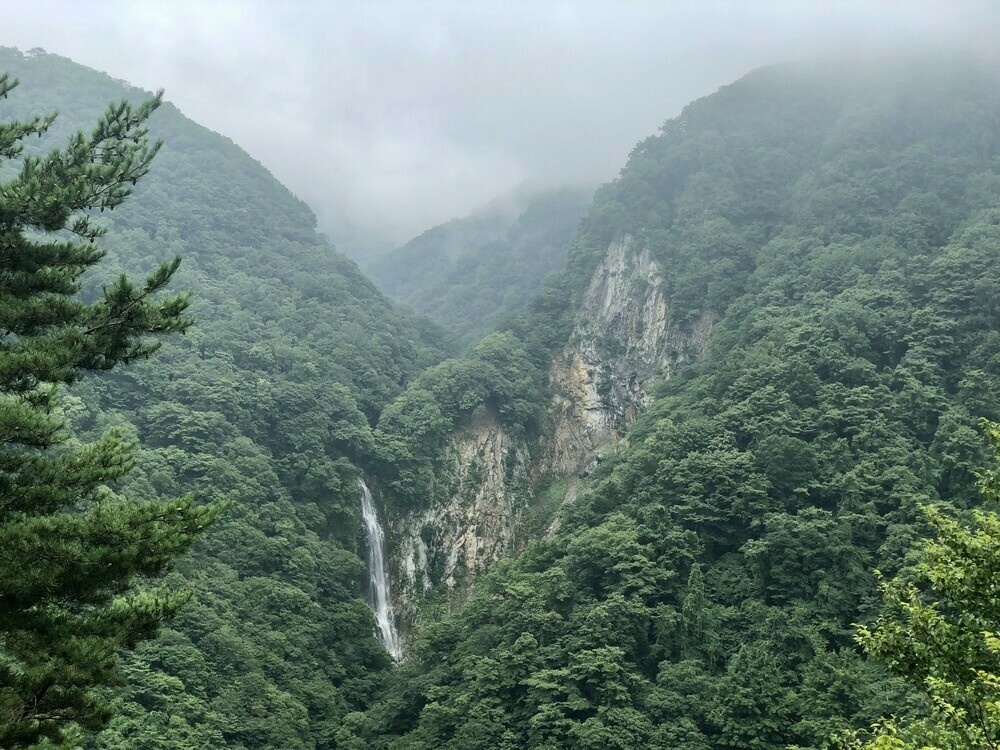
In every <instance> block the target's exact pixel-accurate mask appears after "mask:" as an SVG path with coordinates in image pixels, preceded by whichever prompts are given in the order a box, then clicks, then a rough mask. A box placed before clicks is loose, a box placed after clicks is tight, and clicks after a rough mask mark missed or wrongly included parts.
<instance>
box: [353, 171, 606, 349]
mask: <svg viewBox="0 0 1000 750" xmlns="http://www.w3.org/2000/svg"><path fill="white" fill-rule="evenodd" d="M589 201H590V193H589V192H588V191H585V190H581V189H576V188H562V189H559V190H538V189H528V188H522V189H521V190H518V191H515V192H514V193H512V194H511V195H508V196H505V197H503V198H498V199H497V200H496V201H494V202H493V203H491V204H490V205H488V206H485V207H483V208H482V209H480V210H479V211H476V212H475V213H473V214H471V215H470V216H467V217H464V218H462V219H454V220H452V221H450V222H448V223H447V224H442V225H440V226H437V227H434V228H433V229H428V230H427V231H426V232H424V233H423V234H421V235H420V236H419V237H415V238H414V239H412V240H410V241H409V242H407V243H406V244H405V245H403V246H402V247H400V248H397V249H396V250H393V251H392V252H390V253H387V254H385V255H384V256H382V257H380V258H378V259H377V260H375V261H373V262H371V263H370V264H367V265H366V266H365V270H367V271H368V272H369V273H370V274H371V277H372V278H373V279H374V280H375V281H376V283H378V285H379V287H380V288H381V289H382V290H384V291H385V293H386V294H388V295H389V296H391V297H393V298H395V299H398V300H399V301H401V302H404V303H406V304H407V305H409V306H411V307H412V308H413V309H414V310H417V311H418V312H421V313H424V314H425V315H427V316H429V317H430V318H432V319H433V320H435V321H437V322H439V323H441V324H442V325H443V326H446V327H447V328H449V329H451V330H453V331H455V332H456V333H457V334H458V335H459V338H460V340H461V341H462V342H463V343H465V344H469V343H472V342H474V341H476V340H477V339H479V338H482V337H483V336H484V335H485V334H487V333H489V332H490V331H491V330H492V329H493V328H494V327H495V326H496V324H497V323H499V322H500V321H502V320H504V319H505V318H508V317H510V316H511V315H513V314H514V313H519V312H521V311H522V310H523V309H524V308H526V307H527V306H528V304H529V303H530V302H531V300H532V298H533V297H534V295H535V293H536V292H537V291H538V289H539V287H540V286H541V283H542V280H543V279H544V278H545V276H546V275H547V274H549V273H551V272H553V271H558V270H559V269H561V268H562V267H563V264H564V263H565V262H566V252H567V249H568V248H569V244H570V241H571V240H572V239H573V235H574V234H575V233H576V230H577V227H578V226H579V223H580V220H581V219H582V218H583V214H584V211H585V209H586V206H587V203H588V202H589Z"/></svg>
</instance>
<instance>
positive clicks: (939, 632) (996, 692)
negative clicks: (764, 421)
mask: <svg viewBox="0 0 1000 750" xmlns="http://www.w3.org/2000/svg"><path fill="white" fill-rule="evenodd" d="M986 428H987V431H988V434H989V437H990V441H991V443H992V446H993V451H994V453H995V454H997V457H998V458H1000V426H998V425H996V424H987V425H986ZM979 487H980V491H981V493H982V495H983V498H984V499H985V500H986V501H988V502H989V503H990V507H987V508H985V509H976V510H974V511H973V512H972V523H971V524H965V523H962V522H961V521H960V520H957V519H955V518H953V517H950V516H948V515H945V514H944V513H943V512H942V511H941V510H939V509H936V508H934V507H931V506H928V507H925V508H924V509H923V510H924V514H925V515H926V517H927V521H928V524H929V525H930V526H931V528H932V529H933V530H934V534H935V535H934V538H932V539H926V540H923V541H922V542H921V544H920V546H919V551H920V558H921V559H920V561H919V562H918V563H917V564H916V565H914V566H913V568H912V569H909V570H906V571H903V572H901V573H900V574H899V575H898V576H897V577H896V578H895V579H893V580H892V581H888V582H885V583H883V584H882V597H883V599H884V600H885V604H886V610H887V611H886V612H885V613H884V614H883V615H881V616H880V617H879V618H878V620H877V621H876V623H875V625H874V626H873V627H872V628H871V629H869V628H867V627H862V628H861V629H860V630H859V632H858V640H859V641H860V643H861V645H862V646H863V648H864V650H865V652H866V653H868V654H869V655H871V656H872V657H874V658H875V659H877V660H878V661H880V662H882V663H883V664H885V665H886V667H887V668H888V669H889V670H891V671H892V672H894V673H896V674H898V675H900V676H901V677H903V678H904V679H906V680H907V681H908V682H910V683H911V684H912V685H913V686H914V687H915V688H916V689H917V690H919V691H920V692H921V693H923V694H924V695H925V696H926V697H927V698H928V699H929V703H930V707H931V712H930V715H929V716H926V717H920V718H917V719H912V718H909V719H908V718H906V717H904V718H902V719H898V718H894V719H891V720H887V721H885V722H883V723H881V724H880V725H878V727H877V728H876V730H877V731H876V732H875V736H874V737H873V738H871V739H869V740H868V741H867V742H865V743H864V745H863V747H864V748H865V750H879V748H914V749H917V748H924V747H948V748H969V749H970V750H971V749H972V748H996V747H998V746H1000V638H998V633H1000V599H998V597H997V591H996V582H995V581H996V575H997V570H1000V515H998V514H997V511H996V503H997V502H998V501H1000V472H998V471H997V469H996V468H994V469H992V470H991V471H988V472H986V473H984V474H983V476H982V477H981V479H980V482H979ZM842 739H843V741H844V745H845V746H848V747H861V746H862V745H861V742H859V740H858V737H857V735H856V734H848V735H847V736H845V737H843V738H842Z"/></svg>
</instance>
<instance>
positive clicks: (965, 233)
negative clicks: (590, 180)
mask: <svg viewBox="0 0 1000 750" xmlns="http://www.w3.org/2000/svg"><path fill="white" fill-rule="evenodd" d="M997 91H998V88H997V80H996V78H995V75H994V74H992V73H983V72H981V71H977V70H974V69H971V68H966V67H963V66H960V65H956V66H954V67H951V66H941V65H930V64H916V63H912V64H911V63H907V64H899V65H896V64H893V65H890V64H884V63H883V64H882V65H879V66H873V67H871V68H863V67H860V66H855V68H854V69H853V70H852V71H850V72H848V73H845V72H844V71H843V70H825V69H817V68H812V69H808V68H792V67H781V68H775V69H768V70H764V71H760V72H757V73H755V74H752V75H750V76H748V77H747V78H746V79H744V80H742V81H740V82H738V83H737V84H734V85H732V86H729V87H726V88H724V89H723V90H722V91H720V92H719V93H718V94H716V95H714V96H712V97H708V98H706V99H704V100H701V101H699V102H696V103H694V104H693V105H691V106H690V107H688V108H687V109H686V110H685V111H684V113H683V114H682V115H681V116H680V117H679V118H677V119H676V120H672V121H670V122H668V123H666V125H665V126H664V128H663V132H662V133H661V134H660V135H658V136H656V137H653V138H650V139H648V140H647V141H644V142H643V143H641V144H640V145H639V146H638V147H637V148H636V150H635V151H634V152H633V154H632V156H631V159H630V161H629V164H628V165H627V167H626V168H625V170H624V171H623V173H622V175H621V177H620V178H619V179H618V180H616V181H615V182H614V183H612V184H610V185H608V186H605V187H604V188H602V189H601V190H600V191H599V192H598V195H597V197H596V199H595V203H594V206H593V207H592V209H591V212H590V215H589V217H588V219H587V220H586V221H585V223H584V226H583V229H582V231H581V233H580V234H579V235H578V237H577V239H576V240H575V243H574V246H573V248H572V250H571V254H570V257H569V261H568V265H567V268H566V270H565V271H564V272H562V273H560V274H557V275H555V276H554V277H552V278H551V279H550V280H549V281H547V282H546V285H545V287H544V288H543V290H542V292H541V294H540V296H539V298H538V300H537V301H536V302H535V303H534V304H533V306H532V308H531V310H530V311H529V312H528V313H526V314H525V315H523V316H522V317H521V318H520V319H519V320H517V321H516V322H515V323H514V324H513V325H512V326H511V333H509V334H508V335H514V336H515V338H519V339H520V340H521V341H522V344H523V345H524V347H525V351H526V354H527V356H528V357H529V358H530V359H534V361H535V362H537V363H539V364H543V363H544V361H545V358H546V352H548V351H551V347H552V346H554V345H557V344H558V343H559V342H560V341H565V340H566V339H565V336H566V335H567V334H568V331H569V326H570V322H571V320H572V312H573V310H574V304H575V300H576V299H578V298H579V296H580V293H581V290H582V288H583V287H584V285H585V284H586V282H587V279H588V278H589V276H590V273H591V271H592V269H593V268H594V266H595V265H596V263H597V262H598V261H599V260H600V257H601V254H602V253H603V251H604V248H606V247H607V243H608V242H609V241H610V240H611V239H613V238H614V237H616V236H620V235H621V234H622V233H630V234H632V235H633V236H635V237H636V238H637V240H638V241H639V243H640V246H646V247H649V248H650V249H651V251H652V252H653V253H655V255H656V257H657V258H658V259H659V260H660V261H661V263H662V265H663V267H664V268H666V269H668V271H667V274H668V276H667V279H666V285H667V290H668V292H669V297H670V301H671V311H670V312H671V323H672V325H674V326H678V327H680V328H682V329H683V328H684V327H685V326H687V325H690V324H691V323H692V322H693V321H695V320H697V319H699V318H702V317H703V316H706V315H707V316H710V317H712V318H714V319H715V320H716V321H717V322H716V324H715V329H714V333H713V337H712V344H711V347H710V349H709V352H708V354H707V356H706V357H705V358H704V359H703V360H702V361H701V362H700V363H698V364H697V365H695V366H692V367H689V368H688V369H686V370H684V371H683V372H682V373H681V374H680V375H679V376H677V377H675V378H673V379H672V380H671V381H670V382H669V383H667V384H666V385H665V386H664V387H663V388H662V391H661V392H660V394H659V396H658V398H657V399H656V401H655V403H654V404H653V406H652V407H651V408H650V410H649V411H648V413H647V414H646V415H645V416H644V418H642V419H641V420H640V422H639V423H638V424H637V425H636V427H635V428H634V429H633V431H632V433H631V435H630V438H629V440H628V445H627V447H626V448H625V449H624V450H622V451H620V452H618V454H617V455H615V456H613V457H612V458H611V459H609V460H607V461H605V462H604V463H603V464H602V465H601V467H600V468H599V470H598V471H597V472H596V474H595V476H594V478H593V482H592V485H591V491H590V492H589V493H588V494H587V495H585V496H584V497H581V498H579V499H578V500H577V501H576V502H575V504H573V505H572V506H569V507H568V508H566V509H565V510H564V513H563V522H562V525H561V527H560V529H559V531H558V533H557V534H555V535H554V536H553V537H551V538H548V539H544V540H540V541H537V542H536V543H534V544H532V545H531V546H530V547H529V548H528V549H527V550H526V551H525V552H524V553H523V554H522V555H520V556H519V557H517V558H516V559H513V560H510V561H508V562H506V563H504V564H502V565H500V566H497V567H496V568H495V569H494V570H493V571H492V572H491V573H490V574H489V575H488V576H487V577H486V578H485V579H482V580H481V581H480V583H479V585H478V590H477V593H476V595H475V597H474V598H473V600H472V601H471V602H470V603H469V604H468V605H467V606H466V607H465V609H464V610H463V611H462V612H460V613H459V614H457V615H455V616H454V617H450V618H446V619H444V620H442V621H441V622H438V623H435V624H433V625H429V626H428V627H426V628H425V630H424V631H423V632H422V633H420V634H419V637H418V639H417V643H416V647H415V653H414V655H413V658H412V659H411V661H410V662H409V663H407V664H405V665H404V666H403V667H402V668H400V669H399V670H398V671H397V673H396V675H395V676H394V680H393V684H392V685H391V686H390V687H389V689H388V691H387V692H386V693H385V694H384V695H383V697H382V698H381V699H380V701H379V702H378V703H377V704H376V706H375V707H374V708H373V709H372V710H370V711H369V712H367V713H365V714H354V715H352V716H351V717H349V720H348V723H347V726H346V727H345V730H344V732H343V735H342V746H344V747H392V748H462V749H463V750H469V749H470V748H521V747H533V748H555V747H574V748H635V747H649V748H654V747H655V748H661V747H662V748H688V749H690V750H694V749H696V748H697V749H702V748H704V749H706V750H707V749H708V748H783V747H786V746H788V745H797V746H800V747H821V746H823V745H824V744H825V743H826V741H827V739H828V738H829V737H830V736H831V735H832V734H833V733H834V732H836V731H837V730H839V729H840V728H842V727H845V726H851V725H853V726H867V725H868V724H870V723H872V722H873V721H875V720H876V719H877V718H878V717H879V716H881V715H883V714H887V713H897V714H899V713H908V712H920V711H922V710H925V706H924V704H922V703H921V702H920V699H919V698H918V697H915V696H914V695H913V694H911V693H910V692H909V689H908V688H907V687H906V686H905V684H904V683H903V682H900V681H896V680H894V679H893V678H891V677H889V676H888V675H887V674H886V673H885V672H883V671H882V669H881V667H880V666H879V665H877V664H873V663H871V662H868V661H866V660H865V659H864V658H863V657H862V656H861V655H860V654H859V652H858V651H857V649H856V647H855V644H854V640H853V633H854V629H853V627H852V623H854V622H857V621H864V620H867V619H869V618H872V617H874V616H875V614H876V613H877V611H878V606H879V597H878V595H877V588H876V583H875V579H874V577H873V576H872V574H871V571H872V569H873V568H879V569H880V570H882V571H883V573H885V574H886V575H895V574H897V573H899V572H900V571H904V572H905V571H906V570H907V566H908V563H909V558H908V555H909V553H910V551H911V550H912V549H913V547H914V542H915V540H916V539H917V538H918V537H920V536H921V535H922V534H923V533H924V531H925V530H926V529H925V525H924V518H923V515H922V514H921V513H920V511H919V506H920V505H922V504H932V505H936V506H940V507H941V508H942V510H941V512H942V513H950V512H963V509H965V508H967V507H969V506H970V505H971V504H974V503H975V502H976V501H977V493H976V490H975V481H974V480H975V472H976V471H977V470H980V469H982V468H984V467H985V466H986V465H987V458H988V455H989V451H988V450H987V449H986V443H985V440H984V438H983V435H982V433H981V431H980V429H979V427H978V425H977V419H979V418H981V417H985V418H989V419H993V420H995V419H997V418H998V417H1000V401H998V394H1000V364H998V363H1000V337H998V334H997V330H1000V312H998V308H997V306H996V302H995V301H996V300H997V299H998V294H1000V264H998V263H997V261H998V251H1000V179H998V174H997V168H998V166H1000V164H998V154H997V144H998V137H1000V130H998V122H1000V99H998V96H997Z"/></svg>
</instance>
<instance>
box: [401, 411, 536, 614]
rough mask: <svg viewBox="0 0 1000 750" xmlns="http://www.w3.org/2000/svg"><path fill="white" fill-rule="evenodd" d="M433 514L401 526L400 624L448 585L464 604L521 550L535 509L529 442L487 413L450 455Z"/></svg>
mask: <svg viewBox="0 0 1000 750" xmlns="http://www.w3.org/2000/svg"><path fill="white" fill-rule="evenodd" d="M444 456H445V458H444V461H443V465H444V468H443V470H441V471H440V472H439V474H438V477H437V479H436V481H437V482H440V483H441V485H442V486H441V487H439V488H438V489H439V491H440V494H439V497H440V496H443V497H444V498H445V499H444V502H438V503H437V504H435V505H434V506H433V507H431V508H429V509H427V510H424V511H422V512H417V513H410V514H407V515H404V516H403V517H401V518H400V519H399V521H398V522H397V523H396V524H395V529H394V531H395V534H396V538H397V540H398V542H397V543H396V545H395V547H396V555H395V557H396V561H397V562H396V566H395V567H396V569H397V570H398V575H399V579H400V586H399V589H398V590H399V592H400V593H399V600H400V609H399V611H400V616H401V618H402V619H403V620H404V622H405V621H409V620H411V619H412V617H413V614H414V609H415V599H416V598H418V597H419V595H420V594H422V593H425V592H427V591H429V590H430V589H431V588H433V587H436V586H439V585H443V586H445V587H447V588H449V589H453V590H456V591H457V592H458V593H459V598H460V599H462V598H464V594H463V592H468V591H471V589H470V588H468V587H467V586H466V584H467V583H471V581H472V579H474V577H475V576H476V574H478V573H481V572H482V571H483V570H485V569H486V568H487V567H488V566H489V565H491V564H492V563H494V562H496V561H497V560H498V559H500V558H501V557H502V556H504V555H505V554H506V553H507V552H509V551H510V550H511V549H512V548H513V547H514V545H515V537H516V535H517V532H518V529H519V526H520V522H521V519H522V517H523V515H524V511H525V510H526V509H527V508H528V507H529V505H530V502H531V481H530V475H531V462H530V460H529V454H528V448H527V443H526V441H525V439H524V438H523V437H517V436H513V435H511V434H510V433H509V432H508V431H507V430H505V429H504V428H503V426H502V425H500V424H499V422H498V421H497V420H496V419H495V417H494V416H493V415H492V414H491V413H489V412H487V411H486V410H483V411H482V412H481V413H480V414H478V415H477V416H476V417H475V418H474V419H473V420H472V423H471V424H470V425H469V426H467V427H465V428H463V429H462V430H461V431H460V432H458V433H457V434H456V435H455V436H454V437H453V438H452V439H451V440H450V441H449V443H448V445H447V447H446V448H445V452H444Z"/></svg>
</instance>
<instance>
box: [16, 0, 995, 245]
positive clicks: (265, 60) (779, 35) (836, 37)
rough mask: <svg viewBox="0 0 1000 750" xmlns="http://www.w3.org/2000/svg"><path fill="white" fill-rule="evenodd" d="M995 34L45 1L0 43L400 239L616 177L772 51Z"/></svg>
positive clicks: (985, 27) (880, 7) (666, 1)
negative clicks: (207, 132) (513, 191)
mask: <svg viewBox="0 0 1000 750" xmlns="http://www.w3.org/2000/svg"><path fill="white" fill-rule="evenodd" d="M998 32H1000V2H998V1H997V0H968V1H964V0H940V1H939V2H931V1H930V0H868V1H867V2H858V1H856V0H830V1H829V2H821V1H820V0H804V1H801V2H792V1H791V0H785V1H783V2H782V1H773V2H765V1H763V0H757V1H756V2H754V1H751V0H744V1H743V2H722V1H721V0H720V1H719V2H711V1H710V0H700V1H697V2H682V1H679V0H678V1H670V0H662V1H661V2H627V1H622V2H587V1H586V0H576V2H545V0H536V1H535V2H523V3H521V2H512V0H505V1H503V2H497V1H496V0H483V1H477V0H463V1H456V2H418V1H416V0H414V1H412V2H379V1H378V0H368V2H346V1H344V2H307V1H306V0H297V1H295V0H286V1H285V2H281V1H280V0H269V1H267V2H252V1H250V0H245V1H244V2H226V1H225V0H203V1H202V2H193V1H192V2H185V1H180V0H170V1H167V0H159V1H158V2H151V1H150V2H144V1H142V0H121V1H120V2H119V1H116V0H115V1H112V0H109V1H107V2H96V1H90V0H32V2H29V3H18V5H17V10H16V12H11V13H8V14H6V17H5V19H4V24H3V27H2V28H0V45H3V46H16V47H20V48H21V49H22V50H27V49H30V48H32V47H43V48H45V49H46V50H47V51H49V52H54V53H57V54H60V55H65V56H67V57H71V58H73V59H74V60H76V61H77V62H80V63H83V64H85V65H89V66H91V67H94V68H97V69H99V70H103V71H106V72H108V73H110V74H111V75H113V76H114V77H116V78H122V79H125V80H128V81H130V82H131V83H134V84H136V85H138V86H142V87H144V88H148V89H157V88H161V87H162V88H165V89H166V90H167V98H168V99H170V100H171V101H173V102H174V103H175V104H176V105H177V106H178V107H180V109H181V110H182V111H183V112H184V113H185V114H187V115H188V116H189V117H191V118H193V119H194V120H196V121H198V122H199V123H201V124H203V125H206V126H207V127H209V128H211V129H213V130H216V131H218V132H220V133H223V134H224V135H227V136H229V137H230V138H232V139H233V140H234V141H236V142H237V143H238V144H240V145H241V146H242V147H243V148H245V149H246V150H247V151H248V152H250V154H252V155H253V156H254V157H256V158H257V159H258V160H259V161H261V162H262V163H263V164H264V165H265V166H266V167H268V168H269V169H270V170H271V171H272V172H273V173H274V174H275V175H276V176H277V177H278V178H279V179H280V180H282V181H283V182H284V183H285V184H286V185H288V186H289V187H290V188H291V189H292V190H293V191H294V192H295V193H296V194H297V195H299V197H301V198H302V199H304V200H305V201H307V202H308V203H309V205H310V206H312V208H313V210H314V211H315V212H316V213H317V215H318V216H319V219H320V224H321V227H323V228H325V229H326V230H327V231H329V233H330V234H331V235H332V238H333V239H334V241H338V240H339V244H342V245H343V244H345V243H349V242H352V241H353V240H352V239H351V235H350V234H349V232H348V231H346V229H345V228H344V227H345V225H347V224H354V225H356V227H357V228H359V229H360V230H361V231H362V232H364V233H366V234H369V235H371V236H373V237H380V238H383V239H385V240H387V241H393V242H398V241H402V240H405V239H407V238H409V237H410V236H412V235H414V234H416V233H419V232H420V231H422V230H423V229H426V228H428V227H430V226H433V225H435V224H438V223H440V222H442V221H446V220H448V219H449V218H452V217H454V216H460V215H464V214H466V213H468V212H469V211H470V210H471V209H473V208H475V207H476V206H478V205H481V204H483V203H485V202H487V201H488V200H490V199H491V198H493V197H495V196H496V195H498V194H500V193H502V192H504V191H505V190H508V189H510V188H511V187H513V186H515V185H517V184H519V183H521V182H522V181H525V180H537V181H541V182H544V183H566V182H586V183H594V184H596V183H598V182H601V181H605V180H608V179H610V178H612V177H614V176H615V175H616V174H617V172H618V170H619V169H620V168H621V166H622V165H623V164H624V161H625V158H626V157H627V155H628V153H629V151H630V150H631V148H632V146H633V145H635V143H636V142H637V141H639V140H640V139H641V138H643V137H645V136H647V135H649V134H651V133H654V132H655V131H656V129H657V128H658V127H659V125H660V124H661V123H662V122H663V121H664V120H665V119H667V118H669V117H673V116H674V115H676V114H677V113H678V112H679V111H680V109H681V108H682V107H683V106H684V105H685V104H686V103H687V102H689V101H691V100H692V99H695V98H698V97H700V96H704V95H706V94H709V93H711V92H712V91H714V90H715V89H717V88H718V87H719V86H721V85H723V84H726V83H729V82H731V81H732V80H734V79H736V78H738V77H740V76H741V75H743V74H744V73H746V72H747V71H748V70H750V69H752V68H754V67H758V66H760V65H764V64H767V63H772V62H779V61H783V60H789V59H797V58H802V57H807V56H812V55H816V54H822V53H824V52H828V51H829V52H835V51H843V50H844V49H854V48H856V49H859V50H861V49H865V48H870V47H873V46H877V45H882V44H886V43H888V44H891V45H893V46H896V47H901V48H903V49H915V48H922V47H926V46H929V45H935V44H947V45H958V46H962V47H977V46H982V47H988V46H990V45H994V44H996V39H997V38H998V37H997V34H998ZM345 249H348V250H349V249H350V248H345Z"/></svg>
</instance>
